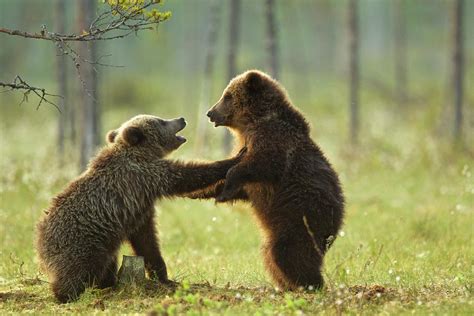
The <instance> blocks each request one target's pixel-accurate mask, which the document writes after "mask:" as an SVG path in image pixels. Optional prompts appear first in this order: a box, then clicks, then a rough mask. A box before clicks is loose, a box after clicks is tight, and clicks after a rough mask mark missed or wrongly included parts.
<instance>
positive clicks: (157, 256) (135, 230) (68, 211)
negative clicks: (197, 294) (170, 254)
mask: <svg viewBox="0 0 474 316" xmlns="http://www.w3.org/2000/svg"><path fill="white" fill-rule="evenodd" d="M185 126H186V123H185V121H184V119H183V118H180V119H173V120H163V119H160V118H158V117H156V116H151V115H139V116H136V117H134V118H132V119H130V120H129V121H127V122H125V123H124V124H123V125H122V126H121V127H120V128H119V129H117V130H114V131H111V132H109V133H108V135H107V140H108V142H109V144H108V146H106V147H105V148H103V149H102V150H101V151H100V152H99V153H98V154H97V156H96V157H95V158H94V159H92V161H91V162H90V164H89V166H88V168H87V170H86V171H85V172H84V173H83V174H82V175H80V176H79V177H78V178H77V179H76V180H74V181H72V182H71V183H70V184H69V185H68V186H67V187H66V189H65V190H64V191H63V192H62V193H61V194H59V195H58V196H57V197H55V198H54V199H53V201H52V204H51V206H50V207H49V209H48V210H47V212H46V214H47V215H46V216H45V217H44V218H43V219H42V220H41V221H40V223H39V224H38V227H37V228H38V236H37V249H38V253H39V257H40V261H41V265H42V268H43V269H44V270H45V271H46V272H47V273H48V275H49V277H50V280H51V284H52V290H53V292H54V295H55V296H56V298H57V299H58V300H59V301H60V302H68V301H71V300H74V299H77V298H78V297H79V295H80V294H81V293H82V292H84V290H85V288H86V287H87V286H91V285H97V286H98V287H101V288H104V287H108V286H112V285H113V284H114V283H115V275H116V270H117V251H118V250H119V247H120V245H121V243H122V242H123V241H125V240H128V241H129V242H130V243H131V245H132V247H133V249H134V251H135V253H136V254H137V255H140V256H143V257H144V259H145V265H146V268H147V271H148V274H149V275H150V276H151V277H153V278H157V279H158V280H159V281H160V282H163V283H167V282H170V281H169V280H168V276H167V271H166V265H165V262H164V260H163V258H162V256H161V253H160V248H159V244H158V239H157V236H156V231H155V222H154V213H155V210H154V206H153V205H154V202H155V200H156V199H159V198H162V197H169V196H175V195H182V194H185V193H188V192H191V191H195V190H198V189H202V188H204V187H206V186H209V185H212V184H213V183H215V182H217V181H218V180H221V179H223V178H224V177H225V175H226V172H227V170H228V169H229V168H230V167H232V166H233V165H235V164H236V163H237V162H238V158H234V159H228V160H223V161H218V162H214V163H208V164H205V163H181V162H178V161H172V160H166V159H164V157H165V156H166V155H167V154H169V153H170V152H172V151H173V150H175V149H177V148H178V147H179V146H180V145H181V144H183V143H184V142H185V141H186V139H185V138H184V137H182V136H177V135H176V133H177V132H179V131H181V130H182V129H183V128H184V127H185Z"/></svg>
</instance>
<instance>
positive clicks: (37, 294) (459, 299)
mask: <svg viewBox="0 0 474 316" xmlns="http://www.w3.org/2000/svg"><path fill="white" fill-rule="evenodd" d="M332 98H334V96H332ZM295 101H296V103H297V104H301V102H300V100H295ZM331 101H334V100H333V99H331ZM329 103H330V102H327V104H326V103H325V101H324V100H320V103H318V104H311V103H303V104H305V105H306V106H305V107H304V108H303V109H304V112H305V114H306V115H307V116H308V118H309V120H310V122H312V123H313V133H314V137H315V139H316V140H317V141H318V143H320V144H321V146H322V148H323V149H324V150H325V152H327V155H328V157H329V158H330V160H331V161H332V162H333V163H334V166H335V168H336V170H337V171H338V172H339V173H340V176H341V180H342V183H343V185H344V189H345V193H346V196H347V215H346V219H345V225H344V227H343V230H342V232H341V234H340V236H339V238H338V239H337V240H336V242H335V243H334V245H333V247H332V248H331V250H330V251H329V253H328V255H327V256H326V259H325V267H324V274H325V279H326V283H327V285H326V288H325V289H324V290H322V291H318V292H314V293H302V292H301V293H300V292H293V293H282V292H278V291H276V290H275V289H274V288H273V287H272V284H271V282H270V280H269V278H268V276H267V275H266V273H265V271H264V269H263V265H262V260H261V258H260V253H259V247H260V236H259V232H258V227H257V225H256V224H255V222H254V220H253V218H252V215H251V210H250V209H249V207H248V206H247V205H245V204H236V205H234V206H225V205H215V204H214V203H213V202H212V201H201V202H199V201H191V200H184V199H175V200H171V201H161V202H159V203H157V209H158V215H157V217H158V218H157V222H158V225H159V229H158V230H159V232H160V238H161V244H162V248H163V252H164V257H165V260H166V262H167V264H168V267H169V273H170V275H171V277H172V278H173V279H176V280H177V281H179V282H181V283H182V284H183V286H182V287H181V288H179V289H178V290H177V291H176V292H171V291H169V290H166V289H163V288H161V287H160V286H159V285H158V284H153V283H151V282H149V283H147V284H146V286H141V287H136V286H129V287H125V288H117V289H107V290H93V289H90V290H87V292H86V293H85V294H84V295H83V296H82V297H81V298H80V300H79V301H78V302H75V303H71V304H65V305H58V304H56V303H55V301H54V299H53V297H52V295H51V292H50V291H49V288H48V284H47V282H46V281H47V279H46V277H45V276H44V275H42V274H40V273H39V271H38V266H37V263H38V262H37V257H36V253H35V250H34V248H33V240H34V227H35V223H36V222H37V221H38V219H39V218H40V216H41V215H42V209H44V208H46V207H47V205H48V203H49V200H50V198H51V197H53V196H54V195H55V194H57V193H58V192H59V191H60V190H61V188H62V187H63V186H64V185H65V184H66V183H67V182H68V181H69V180H71V179H72V178H73V177H74V176H75V175H76V174H77V170H76V168H75V161H74V159H70V160H67V161H66V162H65V165H64V166H63V167H59V164H58V159H57V158H56V157H55V156H56V154H55V147H54V144H55V138H54V128H55V125H54V117H55V115H56V114H55V113H54V111H53V110H52V109H49V108H47V107H44V108H42V109H41V110H40V111H37V112H35V111H34V110H33V109H32V108H31V107H30V106H26V107H23V108H21V109H20V108H15V107H12V108H9V109H7V110H5V109H4V110H2V113H3V115H5V116H4V117H8V118H10V119H8V120H0V122H1V133H2V135H5V136H6V137H3V136H2V140H1V147H0V156H1V157H2V158H1V160H0V166H1V170H2V172H1V174H0V231H1V233H0V247H1V248H0V313H2V314H3V313H18V312H31V313H35V314H37V313H46V314H52V313H63V312H72V313H78V314H91V313H98V314H101V313H106V314H117V313H147V312H152V311H154V312H157V313H158V314H166V313H167V314H181V313H188V314H191V315H194V314H216V315H220V314H229V315H234V314H255V315H267V314H270V315H273V314H301V313H304V314H314V313H316V312H317V313H321V314H329V315H332V314H339V313H348V314H373V313H377V314H396V315H398V314H412V313H415V314H452V315H459V314H473V313H474V306H473V303H474V300H473V281H474V277H473V272H474V271H473V263H474V262H473V259H474V247H473V246H474V245H473V228H474V221H473V211H474V209H473V204H474V199H473V198H474V181H473V178H474V176H473V173H474V165H473V152H472V148H469V147H468V146H467V145H460V146H458V147H454V148H453V147H452V146H450V145H449V142H448V138H447V137H442V136H440V134H439V133H438V132H437V130H436V128H433V127H432V126H434V125H436V124H435V122H436V118H439V116H438V114H437V113H438V112H436V111H428V109H427V108H426V107H422V106H419V107H416V108H414V109H412V110H411V112H410V114H409V115H408V114H407V113H402V114H394V112H391V111H390V110H387V109H384V108H383V107H381V106H379V104H380V102H378V100H377V99H376V98H373V99H372V100H371V102H369V103H367V104H364V106H365V107H366V108H365V110H364V112H363V115H362V118H363V119H364V124H363V126H362V131H361V141H360V144H359V145H358V146H351V145H350V144H348V143H347V141H346V139H347V138H346V136H345V135H346V130H347V128H346V126H345V122H346V121H347V120H346V118H345V113H344V109H339V110H337V111H334V108H333V107H331V106H330V105H328V104H329ZM341 103H343V100H341ZM134 111H135V110H134V109H133V108H132V109H123V108H122V109H121V108H119V109H113V110H110V109H109V110H107V111H106V112H105V114H104V119H105V126H106V128H111V127H113V126H117V125H118V124H120V123H121V122H122V121H124V120H125V119H127V118H128V116H130V115H133V114H136V113H135V112H134ZM154 112H155V114H156V111H154ZM165 112H166V116H178V115H180V113H179V112H178V110H173V109H171V108H167V109H166V110H165ZM189 122H190V123H191V124H190V126H189V127H188V130H187V133H188V134H187V135H188V136H190V135H191V134H192V128H193V126H194V125H195V124H194V122H195V120H194V119H192V118H191V119H190V120H189ZM468 128H470V127H468ZM209 130H210V131H212V134H210V135H211V137H212V138H213V140H218V139H219V136H220V132H219V131H218V130H211V129H209ZM470 132H472V130H471V131H468V133H466V134H467V137H468V139H469V137H471V138H472V134H470ZM104 134H105V133H104ZM185 134H186V131H185ZM469 135H471V136H469ZM190 138H191V142H190V144H186V145H185V146H184V147H183V148H182V149H180V150H179V152H177V153H176V154H175V155H174V156H175V157H180V158H185V159H192V158H193V157H194V156H193V152H192V149H193V139H192V137H190ZM45 139H46V140H48V141H46V142H45ZM470 140H472V139H470ZM211 143H213V144H214V143H215V142H211ZM467 143H469V142H467ZM73 149H74V147H72V146H71V147H70V148H69V151H68V157H73V156H74V155H73V154H72V150H73ZM203 155H204V158H209V159H217V158H219V157H221V156H222V155H221V154H220V151H219V150H218V148H217V147H216V146H214V147H208V148H207V149H206V150H205V151H204V154H203ZM200 158H202V157H200ZM122 253H123V254H130V253H131V250H130V248H129V247H128V246H124V247H123V249H122Z"/></svg>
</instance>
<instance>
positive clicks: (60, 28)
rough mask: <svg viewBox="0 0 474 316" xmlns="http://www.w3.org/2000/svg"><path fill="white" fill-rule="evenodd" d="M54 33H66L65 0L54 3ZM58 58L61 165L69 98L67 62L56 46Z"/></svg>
mask: <svg viewBox="0 0 474 316" xmlns="http://www.w3.org/2000/svg"><path fill="white" fill-rule="evenodd" d="M55 13H56V24H57V25H56V31H57V32H58V33H60V34H65V33H66V23H65V14H66V5H65V0H57V1H56V12H55ZM57 51H58V57H57V59H56V61H57V63H56V68H57V69H56V76H57V80H58V85H59V89H58V90H59V95H61V96H62V97H63V98H62V99H59V103H58V106H59V108H60V109H61V113H60V114H59V116H58V154H59V159H60V163H61V164H62V163H63V160H64V142H65V138H66V137H65V134H66V131H65V130H66V126H67V125H68V122H67V120H68V117H69V115H68V114H69V111H70V110H69V107H70V104H69V97H68V94H67V61H66V56H65V55H64V54H63V50H62V49H61V48H60V46H58V49H57Z"/></svg>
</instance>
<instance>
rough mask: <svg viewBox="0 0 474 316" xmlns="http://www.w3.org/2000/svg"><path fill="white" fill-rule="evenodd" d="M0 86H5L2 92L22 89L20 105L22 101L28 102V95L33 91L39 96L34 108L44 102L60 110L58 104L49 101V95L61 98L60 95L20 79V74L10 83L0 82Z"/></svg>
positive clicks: (37, 107)
mask: <svg viewBox="0 0 474 316" xmlns="http://www.w3.org/2000/svg"><path fill="white" fill-rule="evenodd" d="M0 87H3V88H6V90H4V91H2V93H4V92H8V91H12V90H23V91H24V92H23V99H22V100H21V102H20V105H21V104H23V103H24V102H28V96H29V94H30V93H31V92H33V93H34V94H35V95H36V96H37V97H38V98H39V102H38V105H37V106H36V109H39V107H40V106H41V104H42V103H43V102H46V103H48V104H51V105H52V106H54V107H55V108H56V109H57V110H58V111H59V112H61V110H60V109H59V107H58V105H57V104H56V103H54V102H52V101H50V99H49V97H56V98H62V96H60V95H57V94H51V93H48V92H46V89H44V88H38V87H34V86H31V85H29V84H28V83H27V82H26V81H24V80H23V79H21V77H20V76H16V77H15V79H13V82H12V83H5V82H0Z"/></svg>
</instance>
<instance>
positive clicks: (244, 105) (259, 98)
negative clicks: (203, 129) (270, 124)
mask: <svg viewBox="0 0 474 316" xmlns="http://www.w3.org/2000/svg"><path fill="white" fill-rule="evenodd" d="M285 100H286V93H285V91H284V90H283V88H282V87H281V86H280V85H279V84H278V82H276V81H275V80H273V79H272V78H270V77H269V76H268V75H267V74H265V73H263V72H261V71H258V70H249V71H247V72H244V73H243V74H241V75H238V76H237V77H235V78H234V79H232V80H231V81H230V83H229V85H228V86H227V87H226V88H225V90H224V92H223V93H222V97H221V98H220V100H219V101H218V102H217V103H216V104H215V105H214V106H213V107H212V108H211V109H210V110H209V111H208V112H207V116H208V117H209V119H210V120H211V122H213V123H214V125H215V126H216V127H217V126H227V127H229V128H233V129H237V130H243V129H245V128H246V127H248V126H249V125H251V124H255V123H258V122H259V121H262V120H265V119H269V118H272V117H276V116H278V111H279V110H280V109H279V108H280V107H279V106H278V105H280V104H283V103H285Z"/></svg>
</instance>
